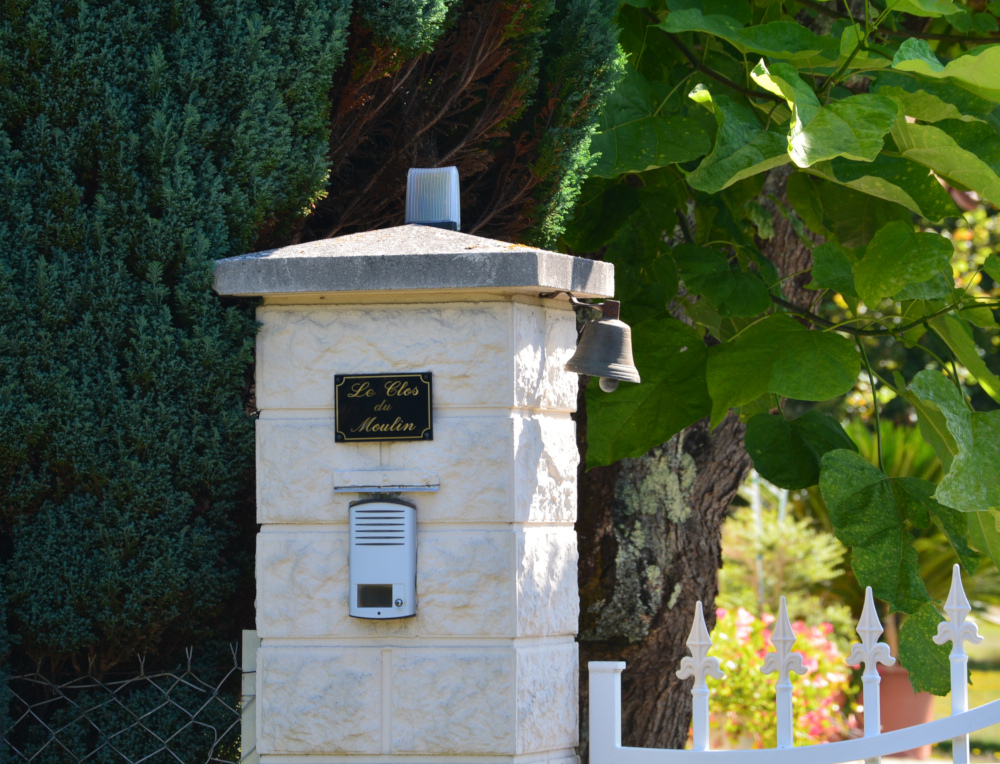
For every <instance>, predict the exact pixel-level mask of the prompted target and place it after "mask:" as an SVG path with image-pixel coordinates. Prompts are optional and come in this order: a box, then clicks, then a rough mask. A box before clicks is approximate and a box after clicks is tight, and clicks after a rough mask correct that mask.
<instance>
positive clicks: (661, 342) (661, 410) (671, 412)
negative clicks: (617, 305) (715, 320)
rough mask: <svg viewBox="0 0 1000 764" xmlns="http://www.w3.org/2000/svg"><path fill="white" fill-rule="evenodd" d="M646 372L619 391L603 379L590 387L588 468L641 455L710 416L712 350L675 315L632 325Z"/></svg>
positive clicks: (642, 370) (640, 365)
mask: <svg viewBox="0 0 1000 764" xmlns="http://www.w3.org/2000/svg"><path fill="white" fill-rule="evenodd" d="M632 347H633V349H634V351H635V359H636V361H635V363H636V366H637V368H638V369H639V374H640V376H641V377H642V382H641V383H640V384H637V385H630V384H623V385H621V386H620V387H619V388H618V389H617V390H616V391H615V392H614V393H604V392H601V390H600V388H599V387H598V386H597V380H591V385H590V386H589V387H588V388H587V393H586V395H587V442H588V446H587V468H588V469H590V468H591V467H598V466H602V465H607V464H612V463H613V462H616V461H618V460H619V459H623V458H626V457H633V456H641V455H642V454H644V453H646V452H647V451H648V450H649V449H651V448H653V447H654V446H658V445H660V444H661V443H665V442H666V441H668V440H669V439H670V438H671V437H673V436H674V435H675V434H677V433H678V432H680V431H681V430H683V429H684V428H685V427H687V426H688V425H690V424H693V423H694V422H697V421H698V420H699V419H701V418H703V417H705V416H707V415H708V413H709V412H710V410H711V400H710V399H709V397H708V392H707V390H706V388H705V360H706V357H707V349H706V347H705V344H704V343H703V342H702V340H701V337H700V336H699V334H698V332H696V331H695V330H694V329H692V328H691V327H690V326H687V325H686V324H683V323H681V322H680V321H678V320H676V319H674V318H669V317H666V318H658V319H650V320H648V321H643V322H642V323H639V324H637V325H636V326H634V327H633V329H632Z"/></svg>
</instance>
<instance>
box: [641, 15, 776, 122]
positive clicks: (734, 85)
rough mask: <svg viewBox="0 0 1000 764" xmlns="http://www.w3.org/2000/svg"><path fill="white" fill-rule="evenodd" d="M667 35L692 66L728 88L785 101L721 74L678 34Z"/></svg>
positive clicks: (750, 94) (750, 96) (768, 99)
mask: <svg viewBox="0 0 1000 764" xmlns="http://www.w3.org/2000/svg"><path fill="white" fill-rule="evenodd" d="M653 18H654V19H655V18H656V17H655V16H654V17H653ZM656 23H659V19H656ZM666 36H667V38H668V39H669V40H670V42H672V43H673V44H674V46H675V47H676V48H677V50H679V51H680V52H681V54H682V55H683V56H684V58H686V59H687V60H688V61H689V62H690V63H691V66H693V67H694V68H695V69H697V70H698V71H699V72H701V73H702V74H707V75H708V76H709V77H711V78H712V79H713V80H715V81H716V82H719V83H721V84H723V85H725V86H726V87H727V88H730V89H731V90H735V91H736V92H737V93H742V94H743V95H745V96H747V97H748V98H759V99H761V100H764V101H775V102H777V103H784V101H785V99H783V98H781V97H780V96H776V95H775V94H774V93H768V92H767V91H765V90H753V89H750V88H745V87H743V86H742V85H740V84H739V83H738V82H734V81H733V80H731V79H729V78H728V77H726V76H725V75H724V74H720V73H719V72H717V71H715V70H714V69H712V68H711V67H710V66H706V65H705V64H703V63H702V62H701V61H699V60H698V57H697V56H696V55H695V54H694V52H693V51H692V50H691V49H690V48H688V47H687V46H686V45H685V44H684V43H682V42H681V41H680V39H679V38H678V37H677V35H673V34H670V33H669V32H667V33H666Z"/></svg>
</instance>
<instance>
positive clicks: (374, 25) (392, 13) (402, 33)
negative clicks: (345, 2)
mask: <svg viewBox="0 0 1000 764" xmlns="http://www.w3.org/2000/svg"><path fill="white" fill-rule="evenodd" d="M454 4H455V0H358V3H357V6H356V12H357V14H358V17H359V22H360V23H361V24H363V25H365V26H367V27H368V28H369V29H371V31H372V33H373V34H374V35H375V36H376V37H377V38H381V39H384V40H385V41H386V42H388V43H389V45H390V46H391V47H392V48H393V49H394V50H396V51H401V52H404V53H415V52H426V51H428V50H430V49H431V48H432V47H433V46H434V43H435V42H436V41H437V39H438V38H439V37H440V36H441V32H443V31H444V26H445V22H446V21H447V17H448V10H449V8H451V7H452V6H453V5H454Z"/></svg>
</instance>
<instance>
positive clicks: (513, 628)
mask: <svg viewBox="0 0 1000 764" xmlns="http://www.w3.org/2000/svg"><path fill="white" fill-rule="evenodd" d="M335 527H336V526H335ZM340 527H341V528H343V530H337V531H335V530H331V531H321V532H318V531H315V530H301V531H295V530H290V531H289V532H281V533H275V532H268V533H261V534H259V535H258V537H257V629H258V633H259V636H260V637H262V638H265V639H303V638H328V637H337V638H343V637H347V638H356V637H362V638H363V637H387V636H405V637H514V636H520V637H527V636H531V637H535V636H556V635H572V634H575V633H576V626H577V620H578V615H579V598H578V596H577V583H576V559H577V553H576V534H575V533H574V531H573V528H572V527H569V526H558V527H546V526H528V527H527V528H524V529H523V530H522V529H516V528H512V529H510V530H474V529H470V530H437V529H434V528H433V526H432V527H431V528H430V529H421V530H419V531H418V533H417V615H416V616H415V617H413V618H401V619H396V620H387V621H373V620H366V619H359V618H350V617H349V615H348V586H349V581H350V578H349V576H350V571H349V569H348V534H347V530H346V528H345V527H344V526H340Z"/></svg>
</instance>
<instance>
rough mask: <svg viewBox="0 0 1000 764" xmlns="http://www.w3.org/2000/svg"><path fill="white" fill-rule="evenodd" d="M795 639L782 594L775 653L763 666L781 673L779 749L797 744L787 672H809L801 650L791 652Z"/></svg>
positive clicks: (777, 697) (767, 671)
mask: <svg viewBox="0 0 1000 764" xmlns="http://www.w3.org/2000/svg"><path fill="white" fill-rule="evenodd" d="M795 640H796V636H795V632H794V631H792V622H791V621H790V620H788V606H787V605H785V598H784V597H782V598H781V606H780V607H779V608H778V618H777V620H776V621H775V622H774V632H773V633H772V634H771V644H772V645H774V649H775V652H773V653H768V654H767V656H766V657H765V658H764V668H763V669H761V670H762V671H763V672H764V673H765V674H770V673H772V672H775V671H777V672H778V684H777V687H776V688H775V705H776V706H777V712H778V748H791V747H792V746H793V745H795V739H794V736H793V725H794V722H795V719H794V716H793V715H792V680H791V678H790V677H789V675H788V674H789V672H791V671H794V672H795V673H796V674H799V675H802V674H804V673H806V667H805V664H804V663H803V662H802V653H793V652H792V645H794V644H795Z"/></svg>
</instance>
